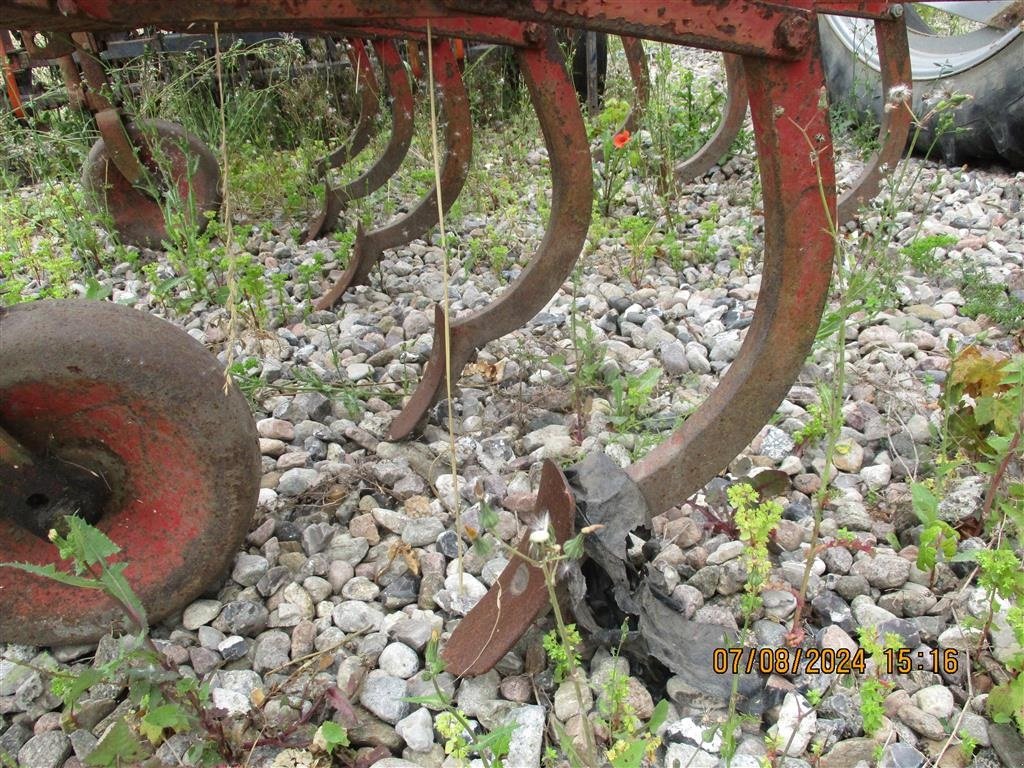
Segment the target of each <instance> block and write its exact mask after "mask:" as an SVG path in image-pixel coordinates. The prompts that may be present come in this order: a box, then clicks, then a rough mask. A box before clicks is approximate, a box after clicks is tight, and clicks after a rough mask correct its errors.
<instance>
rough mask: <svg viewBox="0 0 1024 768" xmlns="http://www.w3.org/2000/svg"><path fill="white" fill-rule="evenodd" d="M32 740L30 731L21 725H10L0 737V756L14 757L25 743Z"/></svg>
mask: <svg viewBox="0 0 1024 768" xmlns="http://www.w3.org/2000/svg"><path fill="white" fill-rule="evenodd" d="M31 738H32V729H31V728H29V727H28V726H27V725H24V724H22V723H12V724H11V726H10V727H9V728H8V729H7V730H6V731H4V732H3V734H2V735H0V755H2V754H8V755H16V754H18V750H20V749H21V748H22V746H24V744H25V742H26V741H28V740H29V739H31Z"/></svg>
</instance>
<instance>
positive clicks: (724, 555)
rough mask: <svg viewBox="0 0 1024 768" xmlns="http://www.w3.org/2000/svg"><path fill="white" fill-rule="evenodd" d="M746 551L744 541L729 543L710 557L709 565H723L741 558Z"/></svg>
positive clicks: (720, 547)
mask: <svg viewBox="0 0 1024 768" xmlns="http://www.w3.org/2000/svg"><path fill="white" fill-rule="evenodd" d="M744 549H746V544H744V543H743V542H742V541H727V542H725V543H724V544H722V545H721V546H719V547H718V549H716V550H715V551H714V552H712V553H711V554H710V555H708V559H707V563H708V565H721V564H722V563H725V562H728V561H729V560H733V559H735V558H737V557H739V556H740V555H741V554H743V550H744Z"/></svg>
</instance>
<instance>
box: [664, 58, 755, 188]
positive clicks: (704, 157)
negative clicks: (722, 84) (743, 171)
mask: <svg viewBox="0 0 1024 768" xmlns="http://www.w3.org/2000/svg"><path fill="white" fill-rule="evenodd" d="M722 60H723V61H722V63H723V64H724V65H725V79H726V87H727V89H728V91H727V94H728V95H727V96H726V101H725V111H724V114H723V115H722V121H721V122H720V123H719V124H718V129H717V130H716V131H715V133H714V135H713V136H712V137H711V138H710V139H708V141H707V143H706V144H705V145H704V146H703V147H701V148H700V149H698V150H697V151H696V152H695V153H694V154H693V155H691V156H690V157H688V158H687V159H686V160H683V161H682V162H681V163H679V164H678V165H676V167H675V170H674V172H673V173H674V174H675V183H676V184H678V185H682V184H686V183H688V182H690V181H693V180H694V179H699V178H700V177H701V176H703V175H704V174H706V173H707V172H708V171H710V170H711V169H712V168H713V167H714V166H715V164H716V163H718V161H719V160H721V159H722V158H723V157H724V156H725V153H726V152H728V151H729V147H731V146H732V143H733V142H734V141H736V136H737V135H739V132H740V129H741V128H742V127H743V120H744V119H745V118H746V116H747V83H746V80H745V79H744V77H743V59H742V57H740V56H737V55H736V54H735V53H723V54H722Z"/></svg>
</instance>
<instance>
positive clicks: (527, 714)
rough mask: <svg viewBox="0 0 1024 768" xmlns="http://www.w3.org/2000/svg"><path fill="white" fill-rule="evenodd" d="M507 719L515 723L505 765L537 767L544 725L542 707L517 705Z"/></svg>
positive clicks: (526, 767)
mask: <svg viewBox="0 0 1024 768" xmlns="http://www.w3.org/2000/svg"><path fill="white" fill-rule="evenodd" d="M509 720H510V721H512V722H514V723H515V730H514V731H513V733H512V742H511V744H510V745H509V750H508V757H506V758H505V765H507V766H508V767H509V768H512V766H516V768H519V767H520V766H522V768H538V767H539V766H540V756H541V748H542V747H543V744H544V729H545V726H546V715H545V713H544V707H541V706H538V705H536V704H531V705H527V706H523V707H517V708H516V709H514V710H513V711H512V713H511V715H510V716H509Z"/></svg>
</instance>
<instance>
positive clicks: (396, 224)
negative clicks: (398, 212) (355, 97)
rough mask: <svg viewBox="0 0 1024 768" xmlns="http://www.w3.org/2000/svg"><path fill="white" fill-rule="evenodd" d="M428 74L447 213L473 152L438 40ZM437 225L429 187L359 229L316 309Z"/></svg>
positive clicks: (450, 57)
mask: <svg viewBox="0 0 1024 768" xmlns="http://www.w3.org/2000/svg"><path fill="white" fill-rule="evenodd" d="M433 48H434V56H433V58H434V77H435V78H436V81H437V86H438V88H439V89H440V90H441V108H442V111H443V113H444V116H445V122H446V127H445V156H444V163H443V165H442V167H441V183H440V187H441V205H442V207H443V208H444V211H445V212H446V213H447V212H448V209H449V208H451V205H452V203H453V202H455V198H456V197H458V196H459V192H461V191H462V185H463V184H464V183H465V181H466V177H467V176H468V175H469V163H470V159H471V157H472V153H473V126H472V123H471V121H470V115H469V99H468V97H467V95H466V86H465V84H464V83H463V82H462V73H461V72H459V67H458V64H457V62H456V61H455V54H454V53H453V52H452V47H451V44H450V43H449V42H448V41H447V40H446V39H443V38H439V39H438V41H437V44H436V45H434V47H433ZM436 223H437V191H436V187H434V186H433V185H432V186H431V188H430V192H428V193H427V194H426V195H424V197H423V198H422V199H421V200H420V201H419V203H417V204H416V207H415V208H413V209H412V210H411V211H409V212H408V213H406V214H404V215H402V216H399V217H398V218H397V219H395V220H394V221H392V222H391V223H390V224H388V225H387V226H384V227H381V228H379V229H375V230H373V231H371V232H364V231H363V230H362V227H360V229H359V234H358V236H357V237H356V242H355V244H354V245H353V246H352V255H351V257H350V259H349V263H348V267H347V268H346V270H345V272H344V274H343V275H342V276H341V277H340V278H338V281H337V282H336V283H335V284H334V285H333V286H331V288H330V290H329V291H327V293H326V294H324V296H323V297H321V299H320V300H319V301H318V302H317V303H316V308H317V309H329V308H330V307H332V306H334V303H335V302H336V301H338V299H340V298H341V297H342V295H343V294H344V293H345V291H347V290H348V289H349V288H351V287H353V286H356V285H361V284H362V283H365V282H366V280H367V278H368V277H369V276H370V270H371V269H373V266H374V265H375V264H376V263H377V262H378V261H380V258H381V256H383V255H384V251H385V250H387V249H388V248H397V247H398V246H400V245H403V244H405V243H408V242H410V241H411V240H413V239H414V238H417V237H420V236H421V235H423V234H424V233H426V232H427V231H428V230H429V229H430V228H431V227H433V226H434V225H435V224H436Z"/></svg>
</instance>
